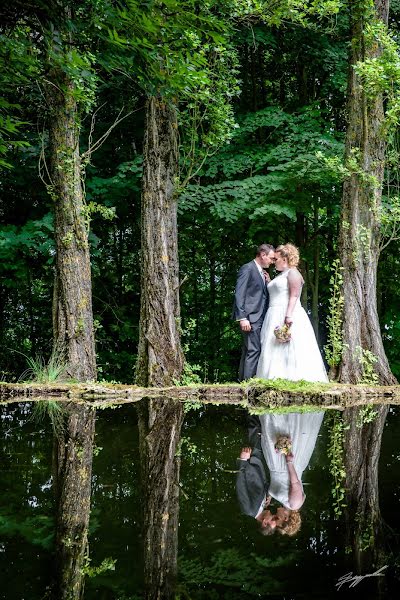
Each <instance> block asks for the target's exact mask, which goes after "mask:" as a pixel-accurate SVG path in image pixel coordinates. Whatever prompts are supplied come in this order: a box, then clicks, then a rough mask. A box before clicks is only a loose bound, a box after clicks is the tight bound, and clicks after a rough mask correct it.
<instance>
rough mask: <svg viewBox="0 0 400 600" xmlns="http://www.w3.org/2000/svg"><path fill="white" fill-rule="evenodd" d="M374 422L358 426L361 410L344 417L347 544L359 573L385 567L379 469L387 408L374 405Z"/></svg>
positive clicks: (352, 410) (353, 411)
mask: <svg viewBox="0 0 400 600" xmlns="http://www.w3.org/2000/svg"><path fill="white" fill-rule="evenodd" d="M374 410H375V411H376V412H377V413H378V414H377V416H376V417H375V419H374V420H373V421H372V422H371V423H366V424H364V425H362V426H361V427H360V426H359V425H357V420H358V419H359V417H360V408H348V409H346V410H345V411H344V414H343V418H344V422H345V424H346V425H347V426H348V429H345V440H344V448H345V452H344V461H345V470H346V496H345V501H346V509H345V517H346V536H347V543H346V545H347V546H348V547H350V548H352V551H353V552H352V558H353V561H354V563H355V567H356V570H357V572H358V573H369V572H370V571H369V569H371V568H372V569H375V568H379V567H381V566H382V565H383V564H384V560H385V558H384V557H385V552H384V534H383V521H382V517H381V512H380V507H379V491H378V490H379V488H378V466H379V456H380V449H381V440H382V434H383V428H384V424H385V419H386V415H387V412H388V406H374Z"/></svg>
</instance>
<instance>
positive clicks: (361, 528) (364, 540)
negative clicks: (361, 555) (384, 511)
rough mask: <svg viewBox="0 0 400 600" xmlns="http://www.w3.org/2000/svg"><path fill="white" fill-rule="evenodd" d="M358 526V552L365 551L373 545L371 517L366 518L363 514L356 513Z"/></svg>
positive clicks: (373, 535) (373, 536)
mask: <svg viewBox="0 0 400 600" xmlns="http://www.w3.org/2000/svg"><path fill="white" fill-rule="evenodd" d="M356 523H357V526H358V531H357V538H356V539H357V545H358V549H359V551H360V552H365V551H366V550H368V549H369V548H373V547H374V545H375V534H374V526H373V522H372V519H369V520H366V519H365V515H364V514H358V515H357V517H356Z"/></svg>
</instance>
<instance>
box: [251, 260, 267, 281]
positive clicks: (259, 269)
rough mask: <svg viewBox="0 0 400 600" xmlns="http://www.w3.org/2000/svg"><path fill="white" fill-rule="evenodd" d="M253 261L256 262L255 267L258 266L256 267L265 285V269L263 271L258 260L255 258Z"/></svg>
mask: <svg viewBox="0 0 400 600" xmlns="http://www.w3.org/2000/svg"><path fill="white" fill-rule="evenodd" d="M253 261H254V262H255V265H256V267H257V269H258V272H259V273H260V276H261V278H262V280H263V283H265V279H264V273H263V269H262V267H261V266H260V265H259V264H258V262H257V261H256V259H255V258H254V259H253Z"/></svg>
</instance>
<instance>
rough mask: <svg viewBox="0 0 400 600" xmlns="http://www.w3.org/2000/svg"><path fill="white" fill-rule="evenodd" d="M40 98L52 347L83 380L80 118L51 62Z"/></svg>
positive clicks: (88, 313) (85, 269) (90, 355)
mask: <svg viewBox="0 0 400 600" xmlns="http://www.w3.org/2000/svg"><path fill="white" fill-rule="evenodd" d="M54 35H55V34H54ZM50 43H53V42H52V40H51V41H50ZM55 45H56V44H54V46H55ZM54 51H56V50H54ZM60 60H61V59H60ZM46 99H47V103H48V107H49V121H48V130H49V156H50V178H51V183H50V185H49V186H48V190H49V193H50V195H51V197H52V199H53V200H54V235H55V242H56V263H55V264H56V266H55V285H54V298H53V334H54V347H55V349H56V351H57V352H58V353H60V354H61V355H62V356H63V357H64V359H65V361H66V363H67V374H68V375H69V376H70V377H72V378H74V379H77V380H78V381H84V380H88V379H96V355H95V347H94V331H93V313H92V282H91V269H90V254H89V243H88V227H87V223H86V219H87V217H86V216H85V203H84V193H83V186H82V180H81V177H82V164H81V160H80V155H79V133H80V118H79V113H78V106H77V102H76V89H75V84H74V83H73V81H71V80H70V79H69V78H68V76H67V75H66V74H65V73H63V72H62V70H61V69H60V68H59V67H57V66H55V67H54V68H52V70H51V73H50V76H49V83H48V84H47V85H46Z"/></svg>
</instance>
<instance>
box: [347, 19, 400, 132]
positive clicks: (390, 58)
mask: <svg viewBox="0 0 400 600" xmlns="http://www.w3.org/2000/svg"><path fill="white" fill-rule="evenodd" d="M363 34H364V43H365V46H366V48H367V49H375V50H376V49H378V48H379V52H375V54H376V55H375V56H373V57H371V58H365V59H364V60H363V61H360V62H359V63H358V64H357V65H355V67H354V68H355V70H356V72H357V73H358V75H359V76H360V78H361V81H362V85H363V87H364V90H365V92H366V94H367V96H368V98H370V99H373V98H375V97H376V96H377V95H378V94H383V97H384V99H385V102H386V105H387V108H386V114H385V129H386V132H387V133H388V132H389V131H390V130H393V129H394V128H395V127H397V125H398V124H399V116H400V96H399V84H400V59H399V51H398V44H397V41H396V40H395V38H394V35H393V34H391V33H390V32H389V30H388V27H387V26H386V25H385V23H383V21H382V20H379V19H371V20H370V22H369V23H366V25H365V28H364V31H363Z"/></svg>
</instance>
